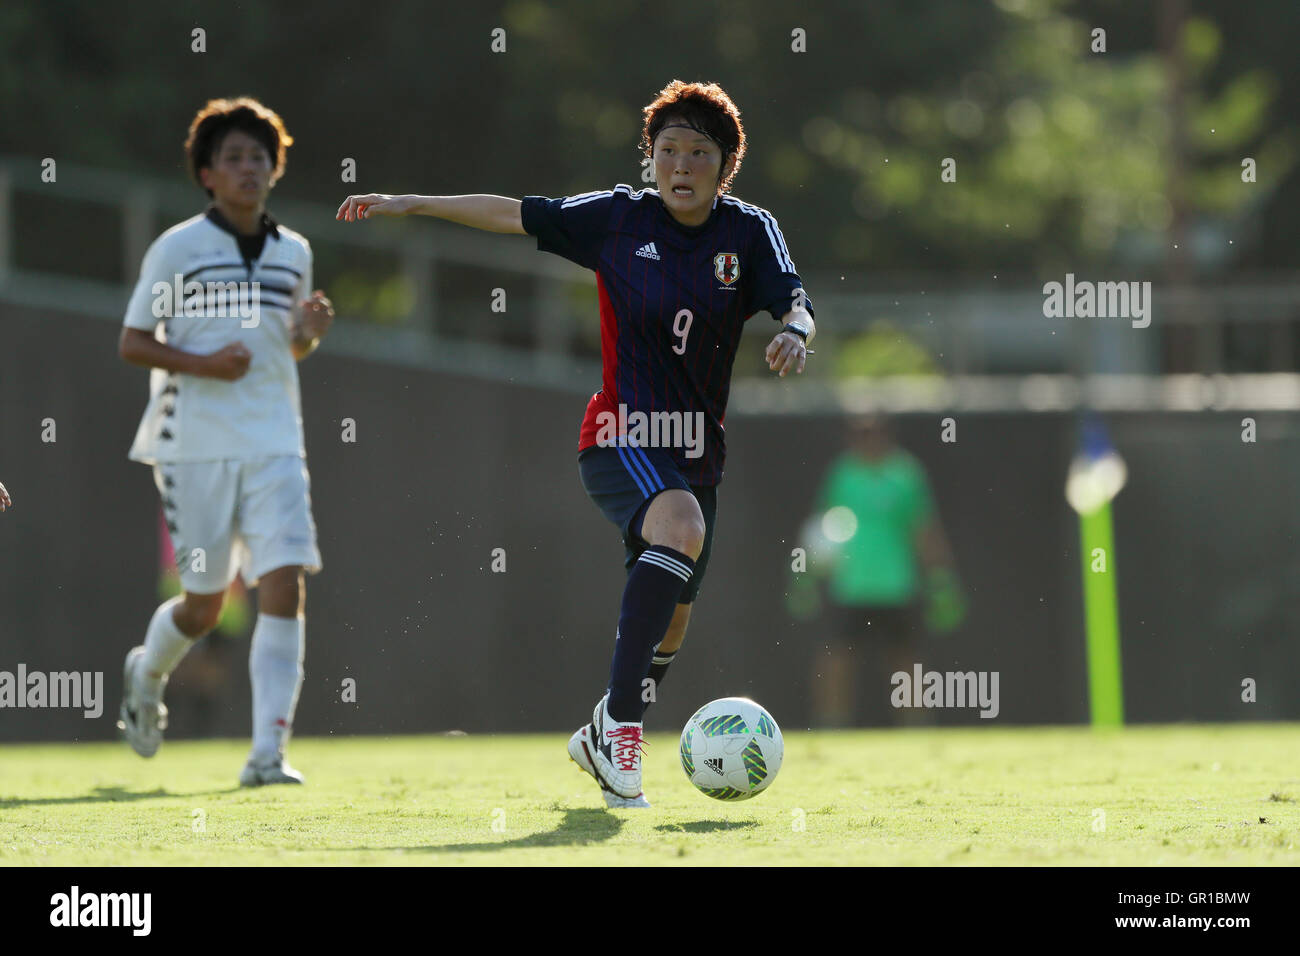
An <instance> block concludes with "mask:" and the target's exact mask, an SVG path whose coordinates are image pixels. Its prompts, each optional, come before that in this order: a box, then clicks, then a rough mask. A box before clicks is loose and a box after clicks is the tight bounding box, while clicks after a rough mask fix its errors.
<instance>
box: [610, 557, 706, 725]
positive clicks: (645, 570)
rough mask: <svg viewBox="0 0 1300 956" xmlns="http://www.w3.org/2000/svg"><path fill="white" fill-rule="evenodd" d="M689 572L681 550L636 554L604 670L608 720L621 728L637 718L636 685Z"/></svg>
mask: <svg viewBox="0 0 1300 956" xmlns="http://www.w3.org/2000/svg"><path fill="white" fill-rule="evenodd" d="M694 570H695V562H694V561H693V560H691V559H690V558H689V557H687V556H686V555H684V554H682V553H681V552H680V551H674V550H673V549H672V548H665V547H663V546H662V545H654V546H652V547H649V548H646V549H645V551H643V552H641V557H639V558H638V559H637V561H636V564H634V565H633V566H632V570H631V572H629V574H628V576H627V586H626V587H624V588H623V608H622V610H621V611H620V612H619V616H618V641H617V642H616V643H615V645H614V660H613V663H611V664H610V666H609V716H610V717H612V718H614V719H615V720H617V721H619V722H620V723H628V722H635V721H639V720H640V719H641V711H642V707H641V682H642V680H644V679H645V676H646V674H647V673H649V670H650V659H651V657H652V656H653V654H654V649H655V647H656V646H657V645H658V644H659V642H660V641H662V640H663V639H664V635H665V634H667V633H668V625H669V624H671V623H672V620H673V612H674V611H675V610H676V609H677V599H678V598H679V597H681V593H682V588H684V587H685V586H686V582H687V581H688V580H690V577H691V574H692V572H694Z"/></svg>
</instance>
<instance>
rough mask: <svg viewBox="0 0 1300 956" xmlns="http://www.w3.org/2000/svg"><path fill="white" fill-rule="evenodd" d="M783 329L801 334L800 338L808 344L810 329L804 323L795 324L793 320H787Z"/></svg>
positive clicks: (783, 330)
mask: <svg viewBox="0 0 1300 956" xmlns="http://www.w3.org/2000/svg"><path fill="white" fill-rule="evenodd" d="M781 331H782V332H789V333H790V334H792V335H797V336H799V338H801V339H803V344H804V345H807V344H808V330H807V329H805V328H804V327H803V326H802V325H795V324H794V323H793V322H787V323H786V324H785V327H784V328H782V329H781Z"/></svg>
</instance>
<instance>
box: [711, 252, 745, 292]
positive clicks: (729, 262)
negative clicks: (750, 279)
mask: <svg viewBox="0 0 1300 956" xmlns="http://www.w3.org/2000/svg"><path fill="white" fill-rule="evenodd" d="M713 274H714V275H715V276H717V277H718V281H719V282H721V283H722V284H723V285H735V283H736V280H737V279H739V278H740V256H738V255H736V254H735V253H734V252H719V253H718V254H717V255H716V256H714V257H713Z"/></svg>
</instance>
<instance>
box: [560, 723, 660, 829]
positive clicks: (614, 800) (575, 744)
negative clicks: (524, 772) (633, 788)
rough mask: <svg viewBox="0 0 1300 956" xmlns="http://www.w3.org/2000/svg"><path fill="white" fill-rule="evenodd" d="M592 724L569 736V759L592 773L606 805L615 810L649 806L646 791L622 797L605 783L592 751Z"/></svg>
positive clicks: (579, 767) (593, 748) (593, 749)
mask: <svg viewBox="0 0 1300 956" xmlns="http://www.w3.org/2000/svg"><path fill="white" fill-rule="evenodd" d="M591 734H592V726H591V724H587V726H585V727H580V728H579V729H578V730H577V731H576V732H575V733H574V735H573V736H572V737H570V738H569V759H570V760H572V761H573V762H574V763H576V764H577V765H578V769H580V770H583V771H585V772H586V773H589V774H591V776H592V779H594V780H595V781H596V783H598V784H600V795H601V796H602V797H604V798H605V806H607V807H610V808H611V809H615V810H623V809H628V808H630V807H649V806H650V801H649V800H647V799H646V798H645V794H644V793H638V794H637V795H636V796H635V797H620V796H619V795H618V794H617V793H615V792H614V791H613V790H611V789H609V787H608V786H607V785H606V784H605V781H603V780H602V779H601V778H600V774H598V773H597V772H596V764H595V762H594V761H593V759H592V756H591V755H592V753H593V752H594V751H595V747H594V746H593V745H592V744H591V740H592V736H591Z"/></svg>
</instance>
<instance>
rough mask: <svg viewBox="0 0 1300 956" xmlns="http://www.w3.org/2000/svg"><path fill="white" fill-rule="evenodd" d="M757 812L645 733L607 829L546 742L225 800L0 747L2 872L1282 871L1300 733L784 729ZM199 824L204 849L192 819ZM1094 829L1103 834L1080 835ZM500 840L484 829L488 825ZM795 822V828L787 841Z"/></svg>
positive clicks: (194, 774) (75, 750)
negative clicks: (764, 867)
mask: <svg viewBox="0 0 1300 956" xmlns="http://www.w3.org/2000/svg"><path fill="white" fill-rule="evenodd" d="M785 740H786V755H785V765H784V767H783V768H782V769H781V772H780V775H779V776H778V777H777V779H776V781H775V782H774V783H773V785H772V787H771V789H770V790H768V791H767V792H766V793H763V794H761V795H759V796H758V797H756V798H755V799H753V800H750V801H746V802H741V803H720V802H717V801H713V800H710V799H708V798H706V797H704V796H701V795H699V794H697V793H696V792H695V791H694V789H693V788H692V787H691V786H690V784H689V783H688V782H687V780H686V778H685V776H684V775H683V774H682V771H681V768H680V766H679V765H678V762H677V753H676V751H677V741H676V739H675V738H674V737H671V736H667V735H651V737H650V739H649V750H648V752H647V758H646V778H645V780H646V792H647V795H648V797H649V799H650V800H651V802H653V803H654V807H653V809H651V810H622V811H607V810H606V809H605V808H604V805H603V803H602V801H601V799H600V796H599V793H598V792H597V790H596V787H595V785H594V784H593V783H591V782H590V780H589V778H587V777H586V776H585V775H584V774H582V773H580V772H579V771H578V770H577V769H576V767H575V765H574V764H572V763H570V762H569V760H568V756H567V754H566V753H565V741H566V738H565V737H563V736H554V735H545V736H541V735H539V736H523V737H520V736H517V737H475V736H469V737H393V738H335V739H296V740H295V741H294V742H293V747H292V760H293V763H294V765H295V766H297V767H298V768H299V769H300V770H302V771H303V772H304V773H305V774H306V775H307V786H306V787H303V788H298V787H268V788H264V789H261V790H252V791H250V790H240V789H239V788H238V787H237V786H236V785H235V778H236V776H237V774H238V772H239V769H240V767H241V766H242V764H243V759H244V755H245V753H246V748H247V743H246V742H244V741H202V742H169V743H166V744H164V746H163V749H162V750H161V752H160V753H159V755H158V756H157V757H156V758H154V759H153V760H142V759H140V758H139V757H136V756H135V755H134V754H133V753H131V752H130V751H128V750H127V748H126V746H125V745H124V744H116V745H112V744H57V745H41V746H29V745H8V746H3V747H0V863H2V864H6V865H32V864H37V865H46V864H49V865H54V864H59V865H116V864H127V865H155V864H161V865H195V864H204V865H249V864H254V865H256V864H266V865H273V866H286V865H296V864H327V865H349V864H366V865H369V864H401V865H413V864H414V865H419V864H472V865H487V866H496V865H516V864H522V865H545V864H588V865H617V864H658V863H669V864H712V865H721V864H799V865H839V864H887V865H898V864H923V865H929V864H941V865H942V864H957V865H968V864H977V865H978V864H985V865H987V864H994V865H997V864H1012V865H1024V864H1028V865H1037V864H1084V865H1116V864H1129V865H1170V864H1173V865H1206V864H1227V865H1235V864H1252V865H1253V864H1273V865H1279V864H1282V865H1285V864H1294V863H1296V862H1298V861H1300V851H1297V845H1298V844H1300V803H1297V800H1300V727H1297V726H1296V725H1288V724H1267V725H1264V724H1257V725H1243V724H1234V725H1226V726H1223V725H1221V726H1190V725H1184V726H1175V727H1138V728H1130V729H1127V730H1123V731H1116V732H1105V733H1098V732H1093V731H1091V730H1088V729H1086V728H1065V729H1062V728H1026V729H997V730H994V729H990V730H984V729H982V728H977V729H970V730H966V729H961V730H936V729H916V730H901V731H869V732H847V731H845V732H813V733H791V734H789V735H787V736H786V738H785ZM196 810H200V811H202V823H203V827H202V829H201V830H199V829H198V828H196V825H195V824H196V821H197V820H198V819H199V817H197V816H196V815H195V811H196ZM1097 810H1101V811H1104V814H1105V827H1104V830H1100V831H1098V830H1095V829H1094V821H1096V820H1100V817H1099V816H1097V815H1096V813H1095V811H1097ZM494 822H495V823H496V825H497V827H498V829H494V827H493V824H494ZM801 825H802V827H801Z"/></svg>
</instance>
